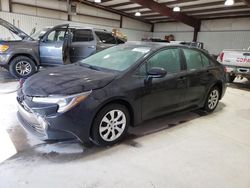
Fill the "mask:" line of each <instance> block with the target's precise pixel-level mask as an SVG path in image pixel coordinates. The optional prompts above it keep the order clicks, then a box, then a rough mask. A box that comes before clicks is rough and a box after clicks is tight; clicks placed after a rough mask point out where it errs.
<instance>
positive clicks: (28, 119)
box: [17, 92, 94, 143]
mask: <svg viewBox="0 0 250 188" xmlns="http://www.w3.org/2000/svg"><path fill="white" fill-rule="evenodd" d="M19 93H20V92H19ZM24 98H25V97H23V96H22V95H21V96H20V94H19V96H18V97H17V102H18V112H17V118H18V120H19V122H20V124H21V125H22V127H23V128H24V129H25V130H26V131H27V132H29V133H31V134H32V135H34V136H36V137H38V138H39V139H41V140H46V141H47V140H68V139H78V140H80V141H81V142H84V143H88V142H90V139H89V138H90V128H91V123H92V119H93V117H94V115H93V114H91V113H92V112H91V111H90V110H89V108H87V107H86V105H85V104H79V105H78V106H76V107H74V108H73V109H71V110H69V111H67V112H65V113H57V105H46V106H44V105H42V106H41V105H38V104H37V103H33V102H32V101H31V99H26V98H27V97H26V98H25V99H24ZM83 114H85V115H84V116H83Z"/></svg>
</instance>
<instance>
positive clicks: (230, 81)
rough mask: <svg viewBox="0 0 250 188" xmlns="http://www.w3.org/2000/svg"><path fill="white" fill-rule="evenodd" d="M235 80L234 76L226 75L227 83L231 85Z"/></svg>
mask: <svg viewBox="0 0 250 188" xmlns="http://www.w3.org/2000/svg"><path fill="white" fill-rule="evenodd" d="M235 78H236V76H234V75H228V82H229V83H233V81H234V79H235Z"/></svg>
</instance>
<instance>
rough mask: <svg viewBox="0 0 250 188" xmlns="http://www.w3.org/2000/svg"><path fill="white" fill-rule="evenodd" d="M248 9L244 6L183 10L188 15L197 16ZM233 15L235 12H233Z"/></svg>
mask: <svg viewBox="0 0 250 188" xmlns="http://www.w3.org/2000/svg"><path fill="white" fill-rule="evenodd" d="M246 8H247V7H246V6H244V5H241V6H235V7H230V6H229V7H220V8H209V9H202V10H182V11H183V12H185V13H186V14H197V13H205V12H217V11H226V10H231V11H234V10H239V9H246ZM232 13H233V12H232Z"/></svg>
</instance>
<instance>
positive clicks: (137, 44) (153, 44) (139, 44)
mask: <svg viewBox="0 0 250 188" xmlns="http://www.w3.org/2000/svg"><path fill="white" fill-rule="evenodd" d="M122 45H127V46H131V47H147V48H150V49H151V50H157V49H159V48H163V47H167V46H184V45H178V44H170V43H162V42H146V41H128V42H126V43H125V44H122Z"/></svg>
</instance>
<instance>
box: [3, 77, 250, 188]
mask: <svg viewBox="0 0 250 188" xmlns="http://www.w3.org/2000/svg"><path fill="white" fill-rule="evenodd" d="M239 82H241V83H239ZM239 82H238V83H235V84H232V85H231V87H230V88H228V90H227V93H226V95H225V97H224V98H223V100H222V101H221V102H220V104H219V106H218V108H217V110H216V112H215V113H212V114H209V115H206V114H204V113H203V112H202V111H196V112H185V113H178V114H174V115H171V116H165V117H161V118H157V119H154V120H152V121H149V122H146V123H144V124H143V125H142V126H140V127H137V128H134V129H131V130H130V135H129V136H128V137H127V139H126V140H125V141H124V142H122V143H121V144H119V145H116V146H113V147H110V148H98V147H90V148H86V147H84V146H82V145H81V144H79V143H77V142H68V143H51V144H47V143H44V142H41V141H39V140H37V139H36V138H33V137H31V136H30V135H27V134H26V133H25V132H24V131H23V130H22V128H21V127H20V126H19V125H18V122H17V120H16V116H15V113H16V104H15V93H13V92H12V91H15V89H16V87H17V82H16V81H14V80H11V79H10V80H8V82H6V80H5V81H4V82H2V83H0V104H1V106H0V114H1V115H0V125H1V126H0V148H1V152H0V162H1V164H0V187H1V188H12V187H13V188H16V187H19V188H22V187H32V188H33V187H38V188H40V187H41V188H44V187H48V188H50V187H52V188H55V187H65V188H68V187H69V188H72V187H74V188H75V187H77V188H78V187H79V188H97V187H107V188H112V187H114V188H119V187H143V188H147V187H153V188H155V187H157V188H158V187H159V188H161V187H162V188H166V187H174V188H187V187H188V188H201V187H202V188H211V187H213V188H217V187H218V188H249V187H250V102H249V101H250V93H249V91H250V82H248V81H246V80H243V81H239ZM7 158H8V159H7Z"/></svg>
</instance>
